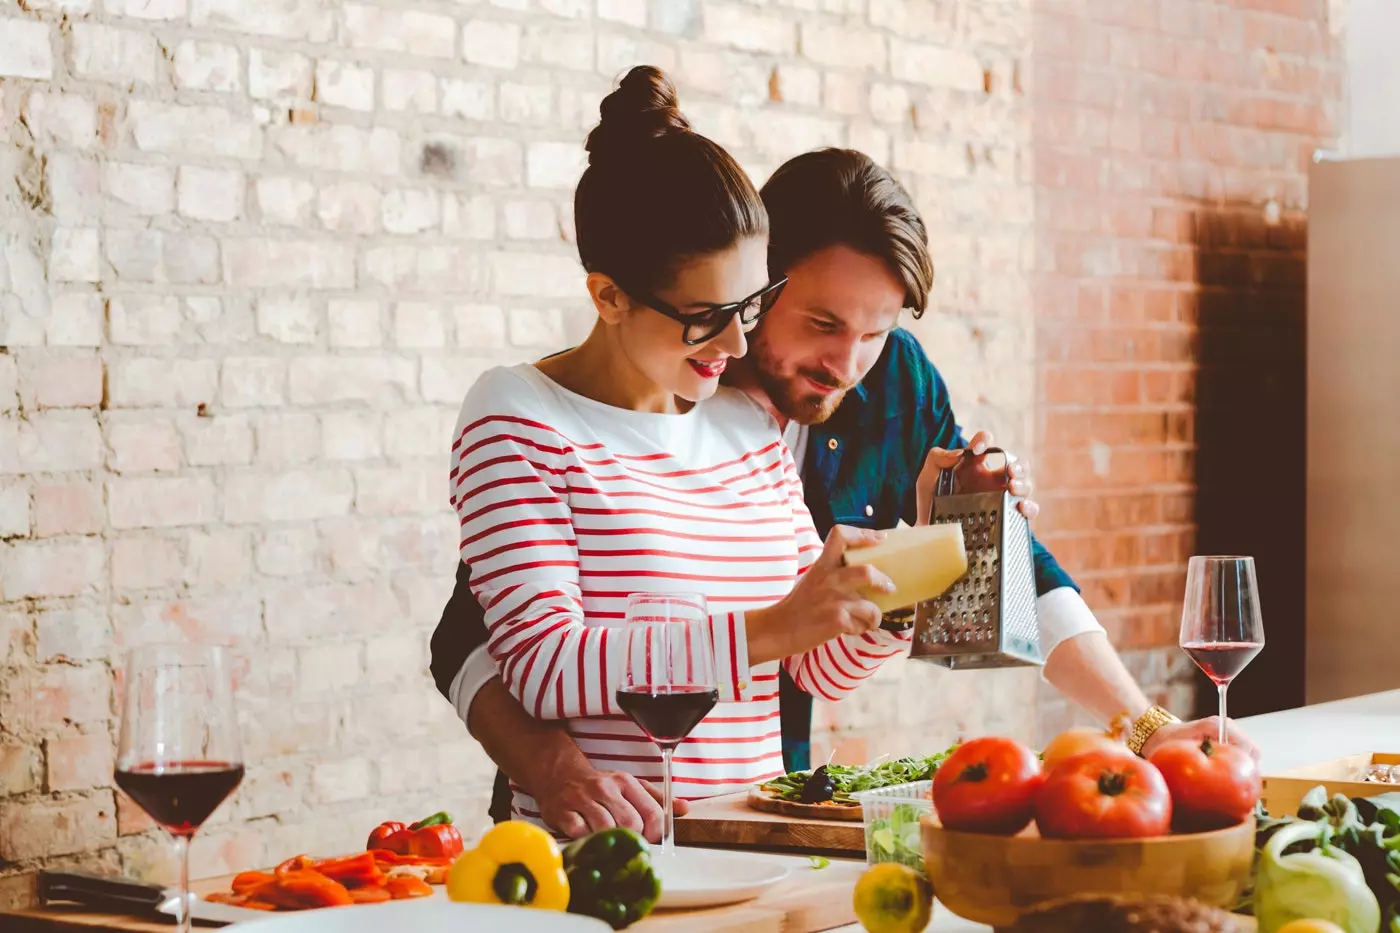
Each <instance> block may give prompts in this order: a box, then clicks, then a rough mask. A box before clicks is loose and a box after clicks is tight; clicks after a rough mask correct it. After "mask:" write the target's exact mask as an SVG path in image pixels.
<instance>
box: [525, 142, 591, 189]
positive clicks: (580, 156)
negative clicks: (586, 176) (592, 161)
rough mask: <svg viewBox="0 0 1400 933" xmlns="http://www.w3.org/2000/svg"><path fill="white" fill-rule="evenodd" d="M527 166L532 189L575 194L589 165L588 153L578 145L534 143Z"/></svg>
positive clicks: (529, 152)
mask: <svg viewBox="0 0 1400 933" xmlns="http://www.w3.org/2000/svg"><path fill="white" fill-rule="evenodd" d="M525 164H526V169H525V177H526V180H527V183H528V184H529V186H530V187H531V188H567V189H569V190H571V191H572V190H573V188H574V187H575V186H576V185H577V184H578V180H579V177H580V176H581V175H582V174H583V170H584V169H585V168H586V167H587V166H588V153H587V152H585V151H584V148H583V146H582V145H581V144H579V143H552V142H540V143H531V144H530V148H529V150H528V151H527V152H526V155H525Z"/></svg>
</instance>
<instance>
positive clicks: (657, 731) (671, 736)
mask: <svg viewBox="0 0 1400 933" xmlns="http://www.w3.org/2000/svg"><path fill="white" fill-rule="evenodd" d="M718 702H719V690H717V689H716V688H714V687H703V686H691V685H683V684H682V685H672V684H662V685H660V686H656V687H649V686H646V685H640V686H629V687H622V688H621V689H619V690H618V691H617V705H618V706H619V707H621V708H622V711H623V712H624V713H626V714H627V715H628V716H631V717H632V721H633V722H635V723H636V724H637V725H638V726H640V727H641V729H642V731H643V732H645V733H646V734H647V738H649V739H651V740H652V741H653V742H655V743H656V744H657V745H659V746H660V747H662V748H675V747H676V746H677V745H679V744H681V743H682V742H684V741H685V737H686V736H688V735H690V730H692V729H694V728H695V727H696V726H697V725H699V723H700V720H702V719H704V718H705V714H706V713H708V712H709V711H710V710H712V709H714V708H715V704H716V703H718Z"/></svg>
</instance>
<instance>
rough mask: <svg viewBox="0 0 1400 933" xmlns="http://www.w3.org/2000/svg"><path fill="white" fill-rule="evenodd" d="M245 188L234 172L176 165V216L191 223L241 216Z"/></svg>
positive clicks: (240, 173) (238, 175) (234, 218)
mask: <svg viewBox="0 0 1400 933" xmlns="http://www.w3.org/2000/svg"><path fill="white" fill-rule="evenodd" d="M246 191H247V186H246V184H245V183H244V181H243V173H242V172H240V171H237V170H236V169H223V168H201V167H199V166H197V165H182V166H180V176H179V193H180V202H179V203H180V213H181V214H183V215H184V216H186V217H189V218H192V219H194V220H213V221H220V222H227V221H231V220H237V219H238V218H239V217H241V216H243V199H244V195H245V193H246Z"/></svg>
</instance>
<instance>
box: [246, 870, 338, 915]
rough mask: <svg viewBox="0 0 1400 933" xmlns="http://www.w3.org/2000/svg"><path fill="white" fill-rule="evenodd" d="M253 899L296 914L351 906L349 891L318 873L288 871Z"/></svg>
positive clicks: (255, 894)
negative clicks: (310, 909) (303, 909)
mask: <svg viewBox="0 0 1400 933" xmlns="http://www.w3.org/2000/svg"><path fill="white" fill-rule="evenodd" d="M249 896H250V897H256V898H257V899H258V900H262V901H267V902H268V903H269V904H276V905H277V906H278V907H286V908H291V909H293V910H297V909H301V908H306V907H342V906H344V905H346V904H352V903H354V901H353V900H352V899H351V897H350V892H349V890H347V889H346V887H345V885H343V884H341V883H340V882H339V881H335V880H333V879H331V878H327V877H326V876H325V875H323V874H321V873H320V872H318V871H310V870H300V871H288V872H285V873H284V874H281V875H278V877H277V880H276V881H273V882H270V883H269V884H266V885H263V886H262V887H260V888H257V889H256V890H255V891H254V892H250V894H249Z"/></svg>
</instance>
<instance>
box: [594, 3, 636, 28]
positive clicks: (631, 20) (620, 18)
mask: <svg viewBox="0 0 1400 933" xmlns="http://www.w3.org/2000/svg"><path fill="white" fill-rule="evenodd" d="M598 18H599V19H608V20H612V21H613V22H615V23H623V24H625V25H628V26H636V27H638V28H642V27H644V26H646V24H647V4H646V0H598Z"/></svg>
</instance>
